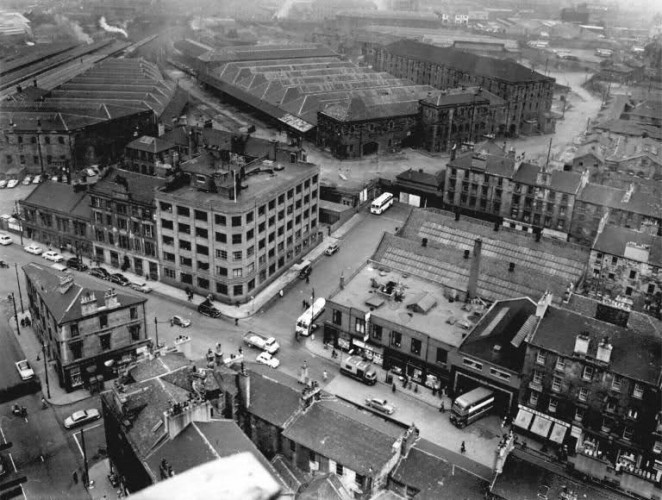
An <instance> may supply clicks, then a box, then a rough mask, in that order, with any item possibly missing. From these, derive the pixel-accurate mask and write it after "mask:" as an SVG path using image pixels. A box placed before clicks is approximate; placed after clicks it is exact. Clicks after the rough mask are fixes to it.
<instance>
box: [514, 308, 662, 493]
mask: <svg viewBox="0 0 662 500" xmlns="http://www.w3.org/2000/svg"><path fill="white" fill-rule="evenodd" d="M630 315H631V312H630V311H629V310H628V308H627V307H626V306H622V305H621V304H620V303H617V302H616V301H605V302H601V303H598V304H597V307H596V308H595V313H594V315H592V316H589V315H587V314H579V313H577V312H574V311H570V310H566V309H561V308H557V307H555V306H552V305H550V306H549V307H548V308H547V310H546V311H545V312H544V314H542V317H541V318H539V319H538V320H537V323H536V325H535V327H534V328H533V329H532V331H531V332H530V334H528V335H527V337H526V338H525V342H526V343H527V350H526V355H525V358H524V366H523V369H522V391H521V392H520V400H519V412H518V415H517V418H516V419H515V425H516V426H517V428H519V432H521V433H523V434H524V435H526V436H528V437H530V438H532V439H536V440H542V441H543V442H546V443H548V444H550V445H552V446H561V445H565V446H567V450H568V454H569V455H570V458H569V461H570V463H571V464H572V465H573V466H574V468H575V470H576V471H577V472H579V473H581V474H586V475H588V476H592V477H594V478H595V479H597V480H598V481H608V482H609V483H610V485H613V486H617V487H618V486H620V487H621V488H623V489H625V490H628V491H630V492H633V493H637V494H638V496H640V497H643V498H651V497H652V495H653V491H654V490H655V488H656V487H657V486H656V484H659V481H660V478H661V477H662V472H661V471H660V469H661V468H660V465H662V463H661V461H660V460H659V458H660V452H661V451H662V438H661V434H660V420H659V419H660V379H661V378H660V377H661V376H662V372H661V370H660V366H661V362H662V358H661V354H660V353H661V352H662V340H661V339H660V335H659V332H657V331H655V330H654V329H651V328H650V327H648V330H652V331H644V330H641V331H640V330H639V329H638V327H637V328H635V327H634V326H632V327H631V326H630V323H634V322H633V321H632V318H630ZM657 491H659V490H657Z"/></svg>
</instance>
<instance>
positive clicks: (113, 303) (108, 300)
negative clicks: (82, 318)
mask: <svg viewBox="0 0 662 500" xmlns="http://www.w3.org/2000/svg"><path fill="white" fill-rule="evenodd" d="M103 301H104V303H105V304H106V309H115V308H116V307H119V306H120V302H119V300H117V293H116V292H115V289H114V288H111V289H110V290H108V291H107V292H106V293H104V294H103Z"/></svg>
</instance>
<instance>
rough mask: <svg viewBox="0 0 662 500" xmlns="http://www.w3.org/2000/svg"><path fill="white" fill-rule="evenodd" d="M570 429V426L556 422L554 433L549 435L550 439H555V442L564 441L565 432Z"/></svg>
mask: <svg viewBox="0 0 662 500" xmlns="http://www.w3.org/2000/svg"><path fill="white" fill-rule="evenodd" d="M567 430H568V428H567V427H566V426H565V425H561V424H559V423H555V424H554V428H553V429H552V433H551V434H550V436H549V439H551V440H552V441H554V442H555V443H559V444H561V443H563V439H564V438H565V433H566V431H567Z"/></svg>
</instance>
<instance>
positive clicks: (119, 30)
mask: <svg viewBox="0 0 662 500" xmlns="http://www.w3.org/2000/svg"><path fill="white" fill-rule="evenodd" d="M99 26H101V27H102V28H103V29H104V30H106V31H108V32H109V33H122V34H123V35H124V38H129V35H128V33H127V32H126V31H124V30H123V29H122V28H117V27H115V26H110V25H109V24H108V23H107V22H106V18H105V17H103V16H101V19H99Z"/></svg>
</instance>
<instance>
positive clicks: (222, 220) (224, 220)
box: [214, 214, 227, 226]
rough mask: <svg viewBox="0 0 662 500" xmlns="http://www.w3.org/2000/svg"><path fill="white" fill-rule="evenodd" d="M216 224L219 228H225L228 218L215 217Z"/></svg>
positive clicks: (222, 216)
mask: <svg viewBox="0 0 662 500" xmlns="http://www.w3.org/2000/svg"><path fill="white" fill-rule="evenodd" d="M214 222H215V223H216V224H217V225H219V226H225V225H227V218H226V217H225V215H218V214H216V215H214Z"/></svg>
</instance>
